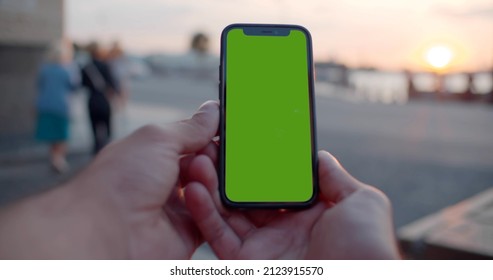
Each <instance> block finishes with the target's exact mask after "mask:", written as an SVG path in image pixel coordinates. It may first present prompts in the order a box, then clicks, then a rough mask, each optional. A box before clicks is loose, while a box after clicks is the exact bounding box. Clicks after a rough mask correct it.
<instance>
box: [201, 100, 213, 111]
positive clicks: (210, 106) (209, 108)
mask: <svg viewBox="0 0 493 280" xmlns="http://www.w3.org/2000/svg"><path fill="white" fill-rule="evenodd" d="M217 109H218V104H217V102H216V101H212V100H209V101H207V102H205V103H204V104H202V105H201V106H200V107H199V110H198V111H199V112H206V111H217Z"/></svg>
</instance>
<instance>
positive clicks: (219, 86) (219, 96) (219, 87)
mask: <svg viewBox="0 0 493 280" xmlns="http://www.w3.org/2000/svg"><path fill="white" fill-rule="evenodd" d="M217 95H218V99H219V102H221V82H219V83H218V84H217Z"/></svg>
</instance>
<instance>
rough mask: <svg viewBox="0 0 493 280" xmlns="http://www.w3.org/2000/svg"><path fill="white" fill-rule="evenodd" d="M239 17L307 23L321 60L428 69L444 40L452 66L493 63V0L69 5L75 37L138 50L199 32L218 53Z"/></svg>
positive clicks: (104, 1) (148, 0) (182, 0)
mask: <svg viewBox="0 0 493 280" xmlns="http://www.w3.org/2000/svg"><path fill="white" fill-rule="evenodd" d="M235 22H258V23H294V24H301V25H304V26H305V27H307V28H308V29H309V30H310V32H311V33H312V37H313V43H314V54H315V59H316V60H329V59H336V60H338V61H341V62H344V63H346V64H349V65H351V66H377V67H381V68H384V69H402V68H410V69H413V70H424V69H426V67H427V66H426V63H425V61H424V58H423V57H424V54H425V53H426V50H428V49H429V48H431V47H433V46H435V45H445V46H446V47H447V48H450V49H451V50H452V52H453V59H452V61H451V63H450V66H449V70H450V71H463V70H478V69H486V68H489V67H493V1H491V0H407V1H398V0H374V1H368V0H361V1H356V0H344V1H341V0H337V1H334V0H305V1H299V0H245V1H241V0H208V1H192V0H140V1H139V0H84V1H80V0H67V7H66V23H67V25H66V32H67V35H68V36H70V37H71V38H73V39H75V40H77V41H80V42H87V41H89V40H93V39H96V40H100V41H103V42H110V41H113V40H115V39H118V40H120V41H121V42H122V43H123V45H124V46H125V47H126V49H127V50H129V51H130V52H133V53H139V54H146V53H153V52H170V53H183V52H186V51H187V49H188V48H189V41H190V37H191V35H192V34H193V33H194V32H196V31H203V32H205V33H207V34H208V35H209V37H210V39H211V52H213V53H216V54H218V53H219V38H220V33H221V30H222V29H223V28H224V27H225V26H226V25H228V24H230V23H235Z"/></svg>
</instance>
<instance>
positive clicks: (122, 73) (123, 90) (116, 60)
mask: <svg viewBox="0 0 493 280" xmlns="http://www.w3.org/2000/svg"><path fill="white" fill-rule="evenodd" d="M107 61H108V64H109V66H110V70H111V73H112V74H113V78H114V79H115V85H116V87H117V88H118V93H119V94H118V95H117V96H114V97H115V99H114V100H113V102H112V104H111V105H112V109H113V118H112V121H113V132H114V134H115V135H123V134H124V133H125V132H126V128H127V123H128V117H127V111H126V105H127V101H128V98H129V94H130V93H129V86H128V80H129V78H130V68H129V67H130V64H129V61H128V58H127V57H126V56H125V52H124V51H123V48H122V46H121V45H120V43H119V42H114V43H113V44H112V46H111V48H110V50H109V52H108V56H107Z"/></svg>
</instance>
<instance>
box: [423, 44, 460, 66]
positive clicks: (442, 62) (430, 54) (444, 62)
mask: <svg viewBox="0 0 493 280" xmlns="http://www.w3.org/2000/svg"><path fill="white" fill-rule="evenodd" d="M453 56H454V54H453V52H452V50H451V49H450V48H448V47H446V46H442V45H437V46H433V47H431V48H429V49H428V50H427V51H426V54H425V59H426V62H427V63H428V64H430V65H431V66H432V67H433V68H436V69H443V68H445V67H447V66H448V65H449V64H450V62H451V61H452V58H453Z"/></svg>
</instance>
